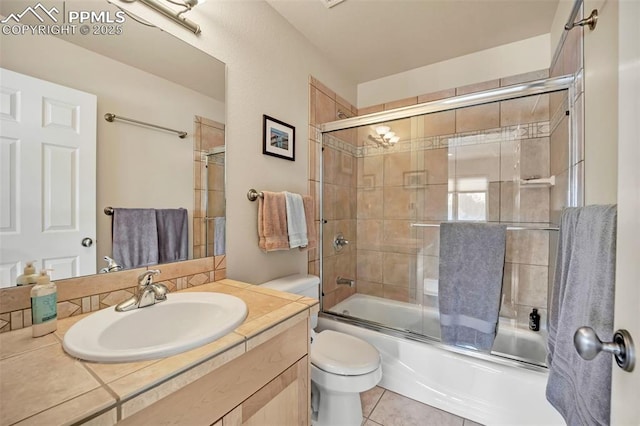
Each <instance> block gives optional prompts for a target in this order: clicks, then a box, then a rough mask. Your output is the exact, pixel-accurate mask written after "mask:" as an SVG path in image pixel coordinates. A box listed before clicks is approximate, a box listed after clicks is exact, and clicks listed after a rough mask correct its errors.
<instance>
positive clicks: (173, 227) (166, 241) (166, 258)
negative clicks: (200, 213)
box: [156, 209, 189, 263]
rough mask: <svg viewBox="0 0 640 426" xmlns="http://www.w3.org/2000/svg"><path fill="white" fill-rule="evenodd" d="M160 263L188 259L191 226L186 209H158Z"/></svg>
mask: <svg viewBox="0 0 640 426" xmlns="http://www.w3.org/2000/svg"><path fill="white" fill-rule="evenodd" d="M156 221H157V223H158V261H159V263H168V262H177V261H179V260H187V255H188V254H189V228H188V225H187V210H186V209H158V210H156Z"/></svg>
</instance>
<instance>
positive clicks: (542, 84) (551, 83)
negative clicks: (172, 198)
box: [319, 75, 584, 371]
mask: <svg viewBox="0 0 640 426" xmlns="http://www.w3.org/2000/svg"><path fill="white" fill-rule="evenodd" d="M575 84H576V76H574V75H564V76H559V77H551V78H545V79H540V80H535V81H531V82H527V83H520V84H514V85H511V86H505V87H500V88H496V89H489V90H484V91H481V92H475V93H470V94H465V95H458V96H453V97H450V98H445V99H439V100H436V101H431V102H425V103H422V104H417V105H411V106H406V107H401V108H396V109H392V110H389V111H381V112H374V113H371V114H366V115H362V116H358V117H351V118H346V119H342V120H336V121H331V122H327V123H324V124H321V125H320V132H321V138H322V139H321V148H322V150H324V135H325V133H330V132H334V131H338V130H345V129H351V128H356V127H360V126H366V125H371V124H378V123H382V122H385V121H393V120H400V119H403V118H411V117H416V116H420V115H426V114H431V113H436V112H442V111H451V110H456V109H460V108H466V107H472V106H477V105H485V104H490V103H494V102H500V101H507V100H511V99H518V98H524V97H527V96H535V95H543V94H547V93H553V92H560V91H563V90H567V100H568V102H567V103H568V105H567V109H568V110H569V116H570V122H569V129H568V133H569V146H570V149H569V162H570V164H575V160H576V158H577V156H578V150H577V147H576V143H575V142H576V141H575V134H576V128H575V126H576V120H575V114H574V108H573V102H572V100H573V99H574V97H575V93H576V87H575ZM568 179H569V185H568V187H569V191H568V194H567V198H566V203H567V204H566V205H567V206H577V205H578V203H579V202H580V200H583V199H584V197H583V196H582V192H583V191H584V187H583V186H584V185H582V184H581V182H580V181H579V179H580V178H579V177H578V176H577V175H576V174H575V173H569V176H568ZM323 204H324V156H323V155H320V215H321V217H320V236H319V237H320V238H319V249H320V255H319V268H320V313H319V314H320V315H321V316H324V317H328V318H331V319H334V320H337V321H343V322H346V323H350V324H354V325H357V326H360V327H364V328H368V329H371V330H374V331H378V332H381V333H383V334H389V335H393V336H396V337H401V338H405V339H409V340H414V341H419V342H423V343H428V344H431V345H435V346H438V347H440V348H442V349H445V350H448V351H452V352H456V353H462V354H465V355H469V356H472V357H475V358H481V359H490V360H491V361H492V362H498V363H500V364H504V365H510V366H514V367H518V368H525V369H529V370H535V371H547V368H546V367H542V366H539V365H536V364H531V363H528V362H527V361H524V360H523V361H519V360H515V359H511V358H503V357H501V356H499V355H487V354H484V353H479V352H476V351H473V350H469V349H463V348H458V347H455V346H450V345H445V344H443V343H441V342H440V341H439V340H436V339H434V338H432V337H429V336H426V335H421V334H418V333H415V332H411V331H410V330H400V329H397V328H393V327H388V326H385V325H384V324H379V323H376V322H373V321H369V320H365V319H360V318H351V317H346V316H344V315H341V314H339V313H334V312H325V311H324V297H323V296H322V295H323V279H324V268H323V266H324V265H323V263H324V243H323V242H324V239H323V234H324V226H323V225H324V224H325V223H326V221H325V219H324V217H323V212H324V208H323V207H324V206H323ZM356 280H357V277H356Z"/></svg>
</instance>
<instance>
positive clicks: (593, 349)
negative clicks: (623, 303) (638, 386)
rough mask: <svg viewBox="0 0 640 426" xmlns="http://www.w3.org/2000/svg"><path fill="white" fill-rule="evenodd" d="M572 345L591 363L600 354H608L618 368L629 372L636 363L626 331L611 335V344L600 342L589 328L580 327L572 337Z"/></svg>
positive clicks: (631, 340) (631, 343) (630, 339)
mask: <svg viewBox="0 0 640 426" xmlns="http://www.w3.org/2000/svg"><path fill="white" fill-rule="evenodd" d="M573 345H574V346H575V348H576V351H577V352H578V355H580V356H581V357H582V358H583V359H586V360H587V361H591V360H592V359H593V358H595V357H596V355H598V354H599V353H600V352H608V353H611V354H613V356H614V357H615V358H616V363H617V364H618V367H620V368H622V369H623V370H624V371H628V372H631V371H633V367H634V366H635V362H636V353H635V347H634V346H633V339H632V338H631V334H629V332H628V331H627V330H618V331H616V332H615V333H614V334H613V342H603V341H602V340H600V338H599V337H598V335H597V334H596V332H595V330H594V329H593V328H591V327H580V328H579V329H578V330H576V333H575V334H574V335H573Z"/></svg>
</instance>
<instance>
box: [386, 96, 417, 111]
mask: <svg viewBox="0 0 640 426" xmlns="http://www.w3.org/2000/svg"><path fill="white" fill-rule="evenodd" d="M417 103H418V97H417V96H412V97H410V98H405V99H400V100H397V101H393V102H385V104H384V110H385V111H389V110H390V109H396V108H401V107H405V106H409V105H415V104H417Z"/></svg>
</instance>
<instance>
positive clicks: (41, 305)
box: [31, 269, 58, 337]
mask: <svg viewBox="0 0 640 426" xmlns="http://www.w3.org/2000/svg"><path fill="white" fill-rule="evenodd" d="M57 319H58V289H57V287H56V285H55V283H53V282H51V279H50V278H49V274H48V273H47V270H46V269H44V270H42V271H41V272H40V275H39V276H38V279H37V281H36V285H34V286H33V288H32V289H31V321H32V325H31V330H32V332H33V337H40V336H44V335H45V334H49V333H52V332H54V331H56V328H57V327H58V324H57Z"/></svg>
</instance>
